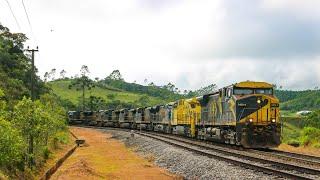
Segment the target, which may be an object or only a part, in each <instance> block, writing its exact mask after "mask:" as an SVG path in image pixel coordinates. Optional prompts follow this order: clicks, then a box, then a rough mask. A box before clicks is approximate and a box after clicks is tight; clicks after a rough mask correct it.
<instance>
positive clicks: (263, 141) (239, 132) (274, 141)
mask: <svg viewBox="0 0 320 180" xmlns="http://www.w3.org/2000/svg"><path fill="white" fill-rule="evenodd" d="M230 93H232V96H233V98H234V100H235V105H234V106H235V114H236V140H237V142H240V143H241V145H242V146H244V147H254V148H260V147H267V148H270V147H276V146H278V145H279V144H280V132H281V125H280V114H279V100H278V99H277V98H276V97H275V96H274V94H273V86H272V85H271V84H268V83H265V82H250V81H247V82H241V83H237V84H235V85H234V86H233V89H232V91H230Z"/></svg>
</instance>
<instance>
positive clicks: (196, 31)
mask: <svg viewBox="0 0 320 180" xmlns="http://www.w3.org/2000/svg"><path fill="white" fill-rule="evenodd" d="M8 1H9V2H10V4H11V6H12V9H13V11H14V13H15V15H16V17H17V20H18V23H19V25H20V28H19V27H18V25H17V23H16V22H15V20H14V18H13V16H12V15H11V12H10V9H9V8H8V5H7V3H6V1H5V0H0V22H1V23H2V24H3V25H5V26H7V27H9V28H10V29H11V30H12V31H14V32H19V31H20V32H23V33H26V34H27V35H28V37H30V41H29V42H28V45H30V46H32V47H34V46H36V45H38V46H39V50H40V52H39V53H38V54H37V55H36V65H37V67H38V68H39V71H40V72H39V75H41V76H43V74H44V72H46V71H50V69H52V68H56V69H57V71H58V72H59V71H61V70H62V69H65V70H66V71H67V75H68V76H71V75H74V74H76V73H78V72H79V69H80V67H81V65H83V64H85V65H88V66H89V69H90V71H91V76H92V77H93V78H94V77H99V78H104V77H106V76H107V75H108V74H110V73H111V72H112V70H114V69H119V70H120V72H121V73H122V74H123V76H124V78H125V80H127V81H129V82H133V81H135V80H136V81H137V82H138V83H141V84H143V81H144V79H145V78H147V79H148V80H149V81H153V82H155V84H157V85H163V84H167V83H168V82H172V83H174V84H176V85H177V86H178V87H179V88H181V89H182V90H183V89H198V88H199V87H201V86H206V85H209V84H212V83H216V84H217V85H218V86H219V87H221V86H224V85H229V84H231V83H235V82H238V81H244V80H257V81H268V82H270V83H275V84H278V85H282V86H283V87H284V88H285V89H298V90H301V89H308V88H310V89H313V88H314V87H315V86H320V1H319V0H247V1H238V0H228V1H226V0H197V1H191V0H189V1H187V0H185V1H184V0H24V1H25V4H26V7H27V11H28V13H29V16H30V20H31V25H32V29H33V33H32V31H31V29H30V27H29V25H28V21H27V19H26V16H25V14H24V10H23V6H22V4H21V0H8ZM32 34H34V35H32Z"/></svg>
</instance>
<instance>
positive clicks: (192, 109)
mask: <svg viewBox="0 0 320 180" xmlns="http://www.w3.org/2000/svg"><path fill="white" fill-rule="evenodd" d="M200 119H201V106H200V102H199V101H198V100H197V99H196V98H192V99H187V100H185V99H181V100H179V101H178V102H177V104H176V105H175V106H174V109H173V122H172V123H171V125H186V126H190V130H191V136H192V137H195V134H196V125H198V124H200Z"/></svg>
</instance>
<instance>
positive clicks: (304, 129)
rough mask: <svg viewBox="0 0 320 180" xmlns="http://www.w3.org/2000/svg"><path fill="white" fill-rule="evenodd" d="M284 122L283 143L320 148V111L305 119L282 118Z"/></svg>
mask: <svg viewBox="0 0 320 180" xmlns="http://www.w3.org/2000/svg"><path fill="white" fill-rule="evenodd" d="M282 121H283V131H282V142H283V143H286V144H289V145H292V146H309V147H314V148H320V110H317V111H314V112H312V113H311V114H309V115H308V116H304V117H302V116H300V117H282Z"/></svg>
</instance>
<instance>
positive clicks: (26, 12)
mask: <svg viewBox="0 0 320 180" xmlns="http://www.w3.org/2000/svg"><path fill="white" fill-rule="evenodd" d="M21 2H22V6H23V9H24V12H25V14H26V16H27V20H28V23H29V27H30V30H31V34H32V36H33V38H34V40H35V41H37V38H36V36H35V35H34V33H33V28H32V25H31V21H30V18H29V14H28V11H27V8H26V5H25V3H24V0H21Z"/></svg>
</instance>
